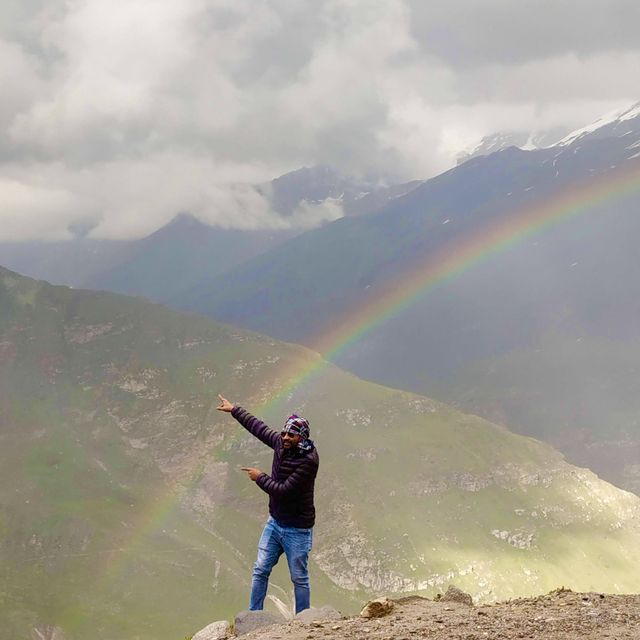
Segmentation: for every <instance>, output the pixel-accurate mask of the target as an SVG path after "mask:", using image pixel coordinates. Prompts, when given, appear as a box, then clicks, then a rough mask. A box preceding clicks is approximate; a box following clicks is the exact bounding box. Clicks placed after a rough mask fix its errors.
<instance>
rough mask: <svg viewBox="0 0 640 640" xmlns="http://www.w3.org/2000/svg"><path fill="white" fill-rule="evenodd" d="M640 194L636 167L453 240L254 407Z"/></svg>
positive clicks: (333, 330)
mask: <svg viewBox="0 0 640 640" xmlns="http://www.w3.org/2000/svg"><path fill="white" fill-rule="evenodd" d="M637 191H640V165H639V164H636V163H632V164H631V166H630V167H629V168H628V169H625V170H618V171H615V172H610V173H605V174H601V175H599V176H595V177H591V178H590V179H589V180H585V181H582V182H578V183H574V184H573V185H572V186H571V187H570V188H567V189H563V190H560V191H557V192H554V193H553V194H551V195H550V196H548V197H547V198H546V199H544V200H542V201H540V200H537V201H536V202H535V203H534V204H531V205H529V206H528V207H525V208H523V209H521V210H520V211H517V212H513V211H509V212H507V214H506V215H505V216H503V217H502V218H501V219H500V220H498V221H497V222H495V223H494V224H492V225H488V226H487V227H485V228H483V229H482V230H480V231H476V233H474V234H472V235H471V236H469V237H467V238H466V239H463V240H460V239H457V240H456V241H455V243H454V245H453V246H446V247H443V248H442V249H440V250H439V251H436V252H434V253H432V254H431V255H429V256H428V257H427V258H426V260H424V261H423V262H422V263H420V264H419V265H418V266H417V267H416V268H414V269H413V271H412V272H411V273H409V274H408V275H406V274H405V275H404V276H403V277H402V278H401V279H398V280H394V281H392V282H388V283H386V284H385V285H384V287H382V288H381V290H380V291H379V292H378V293H377V294H376V295H375V297H372V298H371V299H369V300H368V301H366V302H365V303H363V304H361V305H360V306H358V307H357V308H355V309H353V310H351V311H350V312H348V313H346V314H344V315H343V316H342V318H340V320H339V321H337V322H334V323H333V325H332V326H331V327H330V328H329V329H328V330H327V331H324V332H322V333H321V334H319V335H318V336H316V338H315V339H314V340H312V341H310V342H308V343H307V346H309V347H310V348H311V349H312V350H313V351H315V352H317V353H318V354H319V356H320V357H318V358H317V359H315V360H311V361H309V362H307V363H306V364H305V365H304V366H302V367H301V366H299V365H295V364H294V365H293V366H289V367H288V368H287V369H285V370H282V371H280V372H279V373H278V374H277V377H278V379H280V380H281V381H284V382H283V386H282V388H281V389H280V390H279V391H278V392H277V394H274V396H273V397H271V398H270V399H269V400H268V401H267V402H263V403H261V404H260V405H259V406H258V409H259V410H260V411H265V410H267V409H268V408H270V407H271V406H272V405H274V404H275V403H277V402H278V401H280V400H281V399H282V398H284V397H287V396H288V395H290V394H291V393H293V391H294V390H295V389H296V388H297V387H299V386H300V385H302V384H303V383H304V382H305V381H306V380H307V379H308V378H310V377H311V376H313V375H314V374H315V373H317V372H319V371H320V370H322V369H323V368H324V367H326V366H327V365H328V364H329V363H331V362H332V361H333V360H335V359H336V358H338V357H339V356H340V355H341V354H342V353H343V352H344V351H346V349H348V347H350V346H351V345H353V344H354V343H356V342H357V341H358V340H360V339H361V338H362V337H363V336H364V335H366V334H367V333H369V332H370V331H372V330H373V329H375V328H376V327H378V326H380V325H382V324H383V323H384V322H386V321H387V320H389V319H390V318H392V317H394V316H396V315H398V314H400V313H401V312H402V311H403V310H404V309H407V308H408V307H410V306H411V305H412V304H414V303H415V302H416V301H417V300H419V299H421V298H423V297H424V296H425V295H427V294H428V293H429V292H430V291H432V290H433V289H435V288H436V287H438V286H439V285H441V284H443V283H445V282H447V281H449V280H452V279H454V278H456V277H458V276H459V275H461V274H463V273H464V272H466V271H468V270H469V269H471V268H473V267H474V266H475V265H477V264H479V263H482V262H484V261H485V260H488V259H489V258H491V257H492V256H494V255H497V254H500V253H502V252H504V251H506V250H508V249H509V248H510V247H512V246H514V245H517V244H518V243H520V242H522V241H523V240H526V239H527V238H531V237H532V236H536V235H539V234H541V233H543V232H544V231H546V230H547V229H550V228H552V227H555V226H557V225H559V224H561V223H563V222H565V221H567V220H570V219H572V218H575V217H577V216H579V215H581V214H584V213H587V212H589V211H590V210H592V209H594V208H595V207H597V206H599V205H602V204H605V203H607V202H614V201H617V200H620V199H622V198H624V197H625V196H627V195H632V194H634V193H635V192H637Z"/></svg>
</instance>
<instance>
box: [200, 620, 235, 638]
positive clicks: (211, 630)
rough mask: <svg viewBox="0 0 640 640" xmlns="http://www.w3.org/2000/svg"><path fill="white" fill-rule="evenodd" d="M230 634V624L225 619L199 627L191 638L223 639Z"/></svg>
mask: <svg viewBox="0 0 640 640" xmlns="http://www.w3.org/2000/svg"><path fill="white" fill-rule="evenodd" d="M230 635H231V625H230V624H229V623H228V622H227V621H226V620H219V621H218V622H212V623H211V624H210V625H207V626H206V627H205V628H204V629H200V631H198V633H196V634H195V635H194V636H193V638H191V640H224V639H225V638H228V637H229V636H230Z"/></svg>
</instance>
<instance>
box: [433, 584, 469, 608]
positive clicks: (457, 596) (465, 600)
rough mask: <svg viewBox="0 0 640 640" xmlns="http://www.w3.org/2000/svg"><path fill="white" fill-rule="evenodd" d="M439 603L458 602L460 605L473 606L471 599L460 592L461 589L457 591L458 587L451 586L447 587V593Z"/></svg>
mask: <svg viewBox="0 0 640 640" xmlns="http://www.w3.org/2000/svg"><path fill="white" fill-rule="evenodd" d="M441 602H460V603H462V604H468V605H472V604H473V598H472V597H471V596H470V595H469V594H468V593H465V592H464V591H462V589H458V587H454V586H453V585H452V584H451V585H449V588H448V589H447V593H445V594H444V595H443V596H442V598H441Z"/></svg>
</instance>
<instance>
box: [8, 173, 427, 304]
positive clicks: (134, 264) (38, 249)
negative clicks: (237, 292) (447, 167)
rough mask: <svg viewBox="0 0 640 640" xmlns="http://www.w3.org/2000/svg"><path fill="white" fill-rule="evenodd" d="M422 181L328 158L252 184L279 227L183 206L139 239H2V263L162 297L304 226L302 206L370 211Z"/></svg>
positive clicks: (57, 278) (69, 281)
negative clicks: (391, 181)
mask: <svg viewBox="0 0 640 640" xmlns="http://www.w3.org/2000/svg"><path fill="white" fill-rule="evenodd" d="M419 184H421V182H420V181H414V182H409V183H406V184H399V185H392V186H381V185H379V184H374V183H372V182H367V181H363V180H357V179H355V178H351V177H347V176H344V175H342V174H341V173H340V172H338V171H336V170H335V169H332V168H330V167H327V166H317V167H310V168H308V167H305V168H302V169H299V170H298V171H293V172H291V173H288V174H285V175H283V176H281V177H279V178H276V179H275V180H272V181H271V182H270V183H268V184H265V185H259V186H256V187H255V189H256V190H257V191H258V192H260V193H261V194H262V195H263V196H264V197H265V198H267V199H268V200H269V202H270V203H271V206H272V208H273V210H274V211H275V212H276V213H278V214H280V215H281V216H282V218H283V222H284V223H287V224H285V225H284V227H283V228H281V229H256V230H242V229H226V228H219V227H213V226H210V225H208V224H205V223H204V222H202V221H200V220H198V219H197V218H196V217H194V216H192V215H190V214H188V213H180V214H178V215H176V217H175V218H174V219H173V220H172V221H171V222H170V223H169V224H167V225H166V226H164V227H162V228H161V229H158V230H157V231H155V232H153V233H152V234H150V235H149V236H147V237H145V238H142V239H139V240H131V241H107V240H94V239H92V238H86V237H78V238H76V239H75V240H73V241H66V242H20V243H0V264H2V265H4V266H6V267H8V268H11V269H15V270H16V271H18V272H20V273H23V274H25V275H29V276H31V277H34V278H43V279H46V280H47V281H49V282H52V283H54V284H65V285H68V286H73V287H85V288H89V289H104V290H106V291H116V292H119V293H125V294H129V295H141V296H144V297H147V298H149V299H151V300H154V301H157V302H164V301H167V300H170V299H172V298H175V297H178V296H179V295H186V294H187V292H189V291H190V290H192V289H194V288H195V287H197V286H198V285H200V284H201V283H202V282H203V281H209V280H210V279H211V278H213V277H215V276H218V275H220V274H222V273H224V272H226V271H227V270H229V269H231V268H233V267H236V266H238V265H239V264H242V263H243V262H246V261H247V260H250V259H251V258H253V257H255V256H257V255H260V254H261V253H264V252H265V251H268V250H270V249H273V248H275V247H277V246H278V245H279V244H281V243H282V242H284V241H286V240H289V239H291V238H293V237H295V236H297V235H299V234H300V233H302V232H303V231H305V230H306V228H307V226H303V227H300V226H298V225H297V218H296V213H297V212H298V210H299V209H300V208H301V207H302V208H303V209H305V208H309V207H319V206H322V205H323V204H326V203H330V204H331V205H332V206H333V207H336V208H337V210H341V211H342V212H343V213H344V215H345V216H360V215H367V214H369V213H373V212H375V211H378V210H379V209H381V208H383V207H384V206H385V205H387V204H388V203H389V202H391V201H393V200H394V199H396V198H398V197H400V196H402V195H405V194H406V193H407V192H409V191H410V190H411V189H413V188H415V187H416V186H418V185H419ZM304 220H305V218H304V215H303V216H302V221H304Z"/></svg>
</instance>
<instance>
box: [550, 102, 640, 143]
mask: <svg viewBox="0 0 640 640" xmlns="http://www.w3.org/2000/svg"><path fill="white" fill-rule="evenodd" d="M639 115H640V102H638V103H637V104H635V105H633V106H632V107H625V108H624V109H616V110H615V111H612V112H611V113H609V114H607V115H605V116H602V118H599V119H598V120H596V121H595V122H592V123H591V124H589V125H587V126H586V127H582V128H580V129H576V130H575V131H572V132H571V133H570V134H569V135H567V136H565V137H564V138H562V140H560V142H558V143H557V144H556V145H554V146H558V147H566V146H568V145H570V144H572V143H573V142H575V141H576V140H577V139H578V138H581V137H582V136H584V135H586V134H588V133H593V132H594V131H597V130H598V129H601V128H602V127H605V126H607V125H609V124H613V123H614V122H624V121H625V120H631V119H632V118H635V117H637V116H639Z"/></svg>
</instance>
